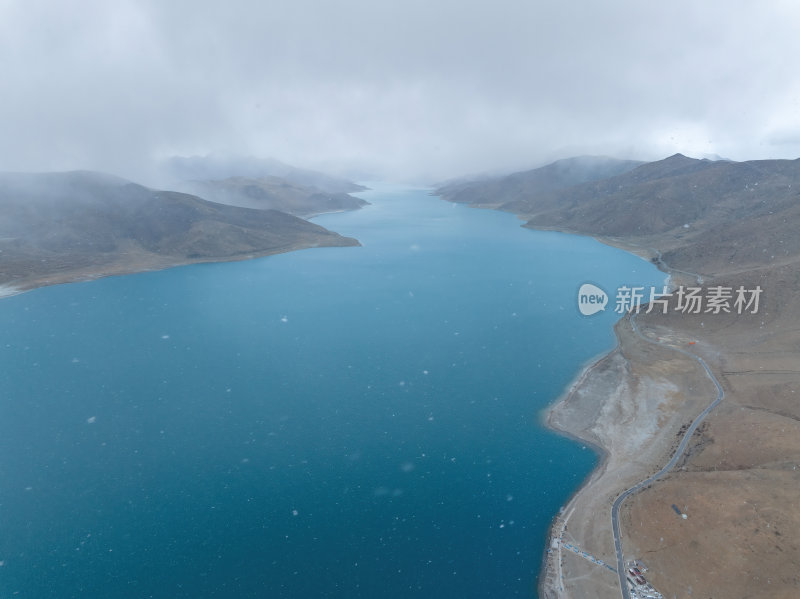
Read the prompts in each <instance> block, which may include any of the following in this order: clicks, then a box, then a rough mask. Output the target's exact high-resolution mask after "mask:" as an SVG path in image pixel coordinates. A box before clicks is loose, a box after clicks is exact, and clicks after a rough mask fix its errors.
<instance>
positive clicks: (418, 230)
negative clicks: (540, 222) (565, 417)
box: [0, 187, 664, 599]
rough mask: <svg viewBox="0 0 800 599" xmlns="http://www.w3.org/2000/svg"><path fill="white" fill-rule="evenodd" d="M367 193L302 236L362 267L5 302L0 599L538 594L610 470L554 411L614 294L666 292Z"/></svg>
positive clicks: (332, 264) (423, 201)
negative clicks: (565, 528)
mask: <svg viewBox="0 0 800 599" xmlns="http://www.w3.org/2000/svg"><path fill="white" fill-rule="evenodd" d="M361 195H362V197H364V198H365V199H367V200H368V201H370V202H371V203H372V205H371V206H368V207H366V208H365V209H363V210H360V211H357V212H351V213H342V214H330V215H324V216H321V217H318V218H316V219H314V221H315V222H317V223H319V224H322V225H324V226H326V227H328V228H331V229H333V230H335V231H337V232H339V233H341V234H343V235H348V236H352V237H356V238H357V239H359V240H360V241H361V243H362V244H363V247H354V248H320V249H312V250H304V251H300V252H293V253H289V254H283V255H278V256H270V257H266V258H261V259H257V260H250V261H244V262H234V263H225V264H204V265H193V266H187V267H180V268H174V269H170V270H166V271H160V272H150V273H141V274H136V275H129V276H120V277H111V278H106V279H102V280H97V281H93V282H88V283H76V284H69V285H60V286H55V287H49V288H42V289H38V290H35V291H32V292H29V293H25V294H21V295H17V296H14V297H9V298H5V299H2V300H0V331H2V337H1V338H0V364H1V365H2V368H1V369H0V444H1V445H0V448H1V451H2V452H1V453H0V455H1V456H2V459H0V561H2V566H0V597H12V596H19V597H29V598H36V599H40V598H51V597H52V598H59V599H64V598H68V597H98V598H104V599H117V598H146V597H157V598H165V599H174V598H183V597H186V598H190V597H191V598H199V597H231V598H237V597H268V598H283V597H287V598H289V597H291V598H297V597H309V598H316V597H332V598H339V597H341V598H361V597H363V598H377V597H382V598H395V597H396V598H401V597H402V598H408V597H414V598H431V599H433V598H437V599H440V598H449V597H453V598H455V597H458V598H469V597H475V598H477V597H481V598H493V599H497V598H505V597H528V598H530V597H536V583H537V576H538V574H539V569H540V566H541V560H542V554H543V552H544V549H545V547H544V545H545V536H546V532H547V528H548V526H549V524H550V522H551V520H552V518H553V516H554V515H555V514H556V513H557V512H558V509H559V507H560V506H562V505H564V503H565V502H566V501H567V500H568V498H569V496H570V495H571V494H572V493H573V492H574V491H575V490H576V489H577V487H578V486H579V485H580V483H581V481H582V480H583V479H584V478H585V477H586V476H587V474H588V473H589V472H590V471H591V469H592V468H593V466H594V465H595V463H596V461H597V456H596V455H595V454H594V453H593V452H592V451H591V450H590V449H588V448H585V447H582V446H581V445H580V444H579V443H575V442H573V441H570V440H567V439H565V438H562V437H560V436H557V435H555V434H553V433H551V432H548V431H546V430H545V429H543V428H542V427H541V424H540V420H541V414H542V411H543V410H544V409H545V408H546V406H547V405H548V404H550V403H552V402H553V401H554V400H555V399H556V398H557V397H558V396H559V395H560V393H561V392H562V391H563V389H564V388H565V386H566V385H567V384H568V383H569V382H570V380H571V379H572V378H573V377H574V376H575V375H576V374H577V372H578V370H579V368H580V367H581V366H582V365H583V364H584V363H585V362H586V361H587V360H589V359H591V358H592V357H594V356H596V355H598V354H600V353H602V352H605V351H607V350H609V349H611V348H612V347H613V345H614V336H613V331H612V327H613V323H614V322H615V321H616V320H617V319H618V317H619V315H617V314H615V313H614V311H613V295H614V292H615V290H616V288H617V287H619V286H620V285H622V284H627V285H642V286H650V285H661V284H662V283H663V280H664V275H663V274H662V273H660V272H659V271H658V270H656V268H655V267H654V266H652V265H651V264H649V263H647V262H646V261H643V260H641V259H639V258H636V257H634V256H631V255H629V254H626V253H624V252H622V251H619V250H616V249H613V248H610V247H607V246H605V245H603V244H601V243H599V242H597V241H595V240H592V239H589V238H583V237H577V236H570V235H564V234H559V233H549V232H534V231H530V230H527V229H523V228H521V227H520V224H521V221H519V220H518V219H516V218H515V217H514V216H512V215H509V214H503V213H499V212H493V211H486V210H475V209H471V208H467V207H464V206H460V205H454V204H449V203H446V202H443V201H441V200H439V199H438V198H436V197H432V196H430V195H428V191H427V190H409V189H403V188H392V187H380V188H378V190H376V191H370V192H365V193H363V194H361ZM587 281H588V282H592V283H595V284H597V285H599V286H600V287H602V288H603V289H605V290H606V291H607V292H608V293H609V295H610V296H611V305H610V306H609V308H610V309H608V310H606V312H603V313H600V314H597V315H595V316H591V317H584V316H582V315H581V314H580V313H579V312H578V309H577V290H578V287H579V286H580V285H581V284H582V283H584V282H587ZM15 593H18V594H17V595H15Z"/></svg>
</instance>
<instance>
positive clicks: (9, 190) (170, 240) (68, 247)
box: [0, 172, 358, 288]
mask: <svg viewBox="0 0 800 599" xmlns="http://www.w3.org/2000/svg"><path fill="white" fill-rule="evenodd" d="M352 245H358V242H357V241H356V240H354V239H350V238H347V237H342V236H340V235H338V234H336V233H333V232H331V231H328V230H327V229H324V228H323V227H320V226H318V225H315V224H312V223H309V222H307V221H305V220H302V219H300V218H297V217H295V216H291V215H289V214H285V213H282V212H279V211H276V210H255V209H249V208H239V207H234V206H225V205H221V204H216V203H213V202H209V201H206V200H203V199H201V198H198V197H196V196H193V195H189V194H185V193H177V192H172V191H157V190H153V189H149V188H147V187H144V186H141V185H137V184H136V183H132V182H130V181H127V180H124V179H120V178H117V177H113V176H110V175H105V174H101V173H95V172H68V173H43V174H16V173H14V174H0V285H7V286H13V287H17V288H30V287H35V286H38V285H42V284H51V283H57V282H63V281H69V280H76V279H81V278H91V277H96V276H102V275H106V274H114V273H123V272H134V271H140V270H148V269H157V268H166V267H168V266H173V265H176V264H186V263H191V262H212V261H224V260H238V259H244V258H250V257H254V256H263V255H267V254H275V253H280V252H286V251H290V250H295V249H302V248H308V247H318V246H352Z"/></svg>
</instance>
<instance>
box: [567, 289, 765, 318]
mask: <svg viewBox="0 0 800 599" xmlns="http://www.w3.org/2000/svg"><path fill="white" fill-rule="evenodd" d="M762 291H763V290H762V289H761V287H760V286H758V285H757V286H756V287H754V288H752V289H747V288H745V287H744V286H741V285H740V286H739V287H725V286H722V285H717V286H713V287H707V288H703V287H685V286H683V285H681V286H680V287H677V288H675V289H669V288H668V287H662V288H661V289H660V290H659V289H657V288H656V287H649V288H645V287H628V286H627V285H623V286H622V287H620V288H619V289H617V293H616V296H615V298H614V299H615V306H614V312H616V313H617V314H625V313H627V312H635V313H637V314H638V313H639V312H644V313H645V314H650V312H661V313H662V314H666V313H667V312H669V311H672V312H679V313H681V314H758V311H759V304H760V300H761V294H762ZM670 300H671V301H670ZM608 301H609V299H608V294H606V292H605V291H603V290H602V289H600V287H598V286H597V285H593V284H591V283H584V284H583V285H581V287H580V289H579V290H578V309H579V310H580V312H581V314H583V315H584V316H591V315H592V314H597V313H598V312H601V311H603V310H605V308H606V304H608Z"/></svg>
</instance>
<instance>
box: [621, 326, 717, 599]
mask: <svg viewBox="0 0 800 599" xmlns="http://www.w3.org/2000/svg"><path fill="white" fill-rule="evenodd" d="M630 321H631V328H632V329H633V332H634V333H636V335H638V336H639V337H640V338H641V339H643V340H645V341H647V342H648V343H652V344H654V345H658V346H660V347H669V348H670V349H673V350H675V351H677V352H680V353H682V354H684V355H686V356H689V357H690V358H692V359H693V360H695V361H697V362H698V363H699V364H700V366H702V367H703V369H704V370H705V371H706V374H707V375H708V376H709V378H710V379H711V381H712V382H713V383H714V385H715V386H716V387H717V398H716V399H715V400H714V401H713V402H712V403H711V404H710V405H709V406H708V407H707V408H706V409H705V410H703V411H702V412H700V414H699V415H698V416H697V418H695V419H694V421H692V424H691V425H690V426H689V428H688V429H686V433H685V434H684V435H683V439H681V442H680V444H679V445H678V448H677V449H676V450H675V454H674V455H673V456H672V459H671V460H670V461H669V462H667V464H666V465H665V466H664V467H663V468H662V469H661V470H659V471H658V472H656V473H655V474H653V475H652V476H651V477H649V478H647V479H645V480H643V481H641V482H639V483H637V484H635V485H634V486H632V487H631V488H630V489H628V490H627V491H625V492H623V493H622V494H621V495H620V496H619V497H617V499H616V501H614V505H612V506H611V526H612V527H613V531H614V550H615V551H616V553H617V574H618V575H619V585H620V590H621V592H622V597H623V599H630V593H629V592H628V585H627V584H626V582H625V561H624V559H623V556H622V541H621V539H620V532H619V508H620V506H621V505H622V503H623V502H624V501H625V500H626V499H627V498H628V497H630V496H631V495H633V494H634V493H637V492H639V491H641V490H642V489H643V488H645V487H646V486H647V485H649V484H651V483H653V482H655V481H656V480H658V479H659V478H661V477H662V476H664V475H665V474H666V473H667V472H669V471H670V470H672V469H673V468H674V467H675V464H677V463H678V460H679V459H680V457H681V456H682V455H683V452H684V451H686V446H687V445H688V444H689V440H690V439H691V438H692V435H693V434H694V432H695V430H697V427H698V426H700V423H701V422H702V421H703V419H704V418H705V417H706V416H708V414H709V413H710V412H711V410H713V409H714V408H715V407H717V405H718V404H719V402H721V401H722V399H723V398H724V397H725V391H724V390H723V389H722V385H720V383H719V381H718V380H717V377H715V376H714V373H712V372H711V369H710V368H709V367H708V364H706V362H705V360H703V358H701V357H700V356H698V355H695V354H693V353H691V352H688V351H686V350H684V349H680V348H678V347H671V346H665V345H664V344H662V343H659V342H658V341H653V340H652V339H649V338H647V337H645V336H644V335H642V333H641V332H640V331H639V327H638V325H637V324H636V314H632V315H631V319H630Z"/></svg>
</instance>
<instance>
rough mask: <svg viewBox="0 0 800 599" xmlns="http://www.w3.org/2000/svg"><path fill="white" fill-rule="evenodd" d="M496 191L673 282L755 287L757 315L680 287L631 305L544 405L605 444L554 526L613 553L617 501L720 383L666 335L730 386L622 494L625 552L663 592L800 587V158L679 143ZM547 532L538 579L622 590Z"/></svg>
mask: <svg viewBox="0 0 800 599" xmlns="http://www.w3.org/2000/svg"><path fill="white" fill-rule="evenodd" d="M497 205H498V207H500V208H501V209H504V210H509V211H513V212H516V213H518V214H520V215H521V216H522V217H523V218H525V219H526V220H527V221H528V222H527V223H526V226H528V227H531V228H537V229H538V228H541V229H553V230H562V231H567V232H573V233H579V234H584V235H592V236H595V237H597V238H599V239H600V240H601V241H604V242H606V243H609V244H611V245H615V246H618V247H622V248H624V249H627V250H629V251H632V252H635V253H637V254H639V255H642V256H645V257H647V258H649V259H652V260H653V261H654V262H655V263H656V264H658V265H659V266H660V267H661V268H662V269H664V270H666V271H667V272H671V273H672V275H673V284H675V285H681V284H683V285H686V286H700V287H702V288H703V289H704V290H708V289H709V288H711V287H714V286H723V287H730V288H733V289H734V290H735V289H737V288H739V287H740V286H742V287H744V288H745V289H754V288H755V287H757V286H758V287H760V288H761V289H762V290H763V291H762V295H761V297H760V305H759V309H758V312H757V313H755V314H753V313H749V312H747V311H745V313H743V314H737V313H736V310H735V309H733V307H732V306H731V313H727V314H726V313H724V312H723V313H720V314H713V313H706V312H705V306H704V307H703V308H702V310H701V312H700V313H699V314H687V313H683V312H681V311H679V310H678V309H676V307H675V305H674V301H675V299H676V298H674V297H673V298H672V301H673V304H672V305H671V308H670V310H669V311H668V313H667V314H661V313H659V312H656V311H654V312H652V313H650V314H639V315H638V316H636V322H637V325H638V329H639V331H640V333H641V337H640V336H638V335H636V334H634V331H633V330H632V328H631V322H630V317H629V316H627V317H626V318H624V319H623V320H622V321H620V323H619V324H618V325H617V327H616V332H617V336H618V339H619V347H618V349H617V350H616V351H615V352H614V353H612V354H611V355H609V356H607V357H605V358H604V359H602V360H600V361H599V362H598V363H596V364H595V365H593V366H592V367H591V368H589V369H587V370H586V371H585V372H584V373H582V375H581V377H580V378H579V379H578V380H577V381H576V383H575V384H574V385H573V387H572V388H571V389H570V390H569V391H568V392H567V393H565V395H564V396H563V397H562V398H561V399H560V401H559V402H558V403H557V404H556V405H555V406H554V408H553V409H552V410H551V411H550V413H549V416H548V418H549V422H550V424H551V426H553V427H554V428H556V429H559V430H563V431H565V432H567V433H569V434H571V435H574V436H577V437H579V438H582V439H585V440H587V441H590V442H592V443H594V444H596V445H599V446H600V447H602V448H603V449H604V451H605V455H606V459H605V461H604V463H603V465H602V467H601V468H600V469H599V470H598V471H597V472H595V473H594V474H593V476H592V479H591V480H590V481H589V483H588V484H587V485H586V486H585V487H584V488H583V489H582V490H581V491H580V492H579V493H578V494H577V495H576V496H575V497H574V498H573V500H572V501H571V502H570V504H569V505H568V506H566V509H565V511H564V513H563V514H562V515H561V517H560V518H559V519H558V520H557V521H556V524H555V525H554V530H553V533H554V536H555V537H561V538H562V539H563V540H564V541H567V542H570V543H572V544H573V545H575V546H578V547H580V548H581V549H582V550H584V551H586V552H587V553H589V554H591V555H594V556H595V557H597V558H599V559H602V560H603V561H605V562H606V563H608V564H611V565H613V566H615V565H616V562H615V553H614V546H613V538H612V536H611V521H610V507H611V504H612V503H613V501H614V499H615V498H616V497H617V496H618V495H619V494H620V493H621V492H622V491H623V490H625V489H627V488H629V487H631V486H632V485H633V484H635V483H636V482H637V481H640V480H643V479H645V478H647V477H648V476H649V475H650V474H652V473H653V472H655V471H657V470H659V469H660V468H661V467H662V466H663V465H664V464H666V463H667V462H668V461H669V459H670V457H671V456H672V455H673V454H674V450H675V447H676V446H677V443H678V441H679V439H680V437H681V436H682V434H683V431H685V430H686V428H687V427H688V425H689V424H690V423H691V422H692V421H693V419H694V418H695V417H697V416H698V414H699V413H700V412H701V411H702V410H703V409H704V408H705V407H706V406H708V405H710V404H711V402H712V401H713V400H714V398H715V396H716V390H715V388H714V386H713V384H712V383H711V382H710V379H709V377H708V376H707V375H706V374H705V372H704V371H703V370H702V368H701V366H700V365H699V364H698V363H697V362H696V361H694V360H692V359H690V358H689V357H687V356H685V355H683V354H681V353H679V352H677V351H674V349H673V348H677V349H682V350H685V351H688V352H690V353H692V354H695V355H698V356H701V357H702V358H703V359H704V360H705V362H706V363H707V364H708V366H709V367H710V369H711V371H712V372H713V374H714V376H715V377H716V378H717V380H718V381H720V383H721V385H722V387H723V389H724V399H723V401H722V402H721V403H720V404H719V405H718V406H717V407H716V408H715V409H714V410H713V411H712V412H711V413H710V414H709V415H708V417H706V419H705V420H704V421H703V423H702V425H701V426H700V427H699V428H698V430H697V431H696V432H695V433H694V434H693V436H692V437H691V441H690V443H689V446H688V448H687V450H686V452H685V453H684V455H683V457H682V458H681V460H680V461H679V462H678V465H677V466H676V467H675V469H673V470H672V471H671V472H670V473H669V474H667V475H666V476H665V477H663V478H661V479H659V480H658V481H656V482H655V483H653V484H651V485H650V486H649V487H647V488H646V489H645V490H643V491H640V492H639V493H637V494H635V495H633V496H631V497H629V498H628V499H627V500H626V501H625V502H624V503H623V505H622V508H621V511H620V521H621V531H622V547H623V551H624V554H625V556H626V558H633V557H637V558H640V559H642V560H643V561H644V562H645V564H646V565H647V566H648V568H649V570H648V572H647V578H648V580H650V581H651V582H652V583H653V584H654V586H655V587H656V589H658V590H659V591H660V592H661V593H663V595H664V597H668V598H672V597H702V598H716V599H739V598H741V599H745V598H755V597H781V598H789V597H792V598H795V597H800V509H798V502H799V501H800V401H798V396H800V324H798V323H800V318H799V317H800V295H799V294H798V291H800V234H798V233H797V231H798V228H800V160H795V161H788V160H770V161H753V162H743V163H735V162H709V161H705V160H703V161H701V160H693V159H690V158H686V157H685V156H681V155H676V156H673V157H671V158H668V159H666V160H662V161H659V162H655V163H650V164H645V165H642V166H639V167H637V168H635V169H633V170H631V171H629V172H627V173H624V174H621V175H619V176H615V177H611V178H608V179H603V180H598V181H593V182H589V183H584V184H580V185H577V186H572V187H567V188H564V189H561V190H537V189H535V188H531V189H529V190H528V192H527V193H526V194H519V193H515V194H514V195H513V197H511V196H510V197H509V201H508V202H504V201H503V198H502V197H499V198H497ZM698 281H700V283H698ZM611 301H612V302H613V298H612V300H611ZM751 312H752V310H751ZM642 337H644V339H643V338H642ZM673 505H675V506H676V507H677V508H678V509H679V510H680V511H682V512H683V513H684V514H686V518H685V519H684V518H682V517H681V516H679V515H678V514H677V513H676V511H675V509H673ZM565 520H566V526H565V522H564V521H565ZM562 531H564V532H563V534H562ZM556 547H557V544H554V545H553V551H551V553H550V555H549V558H550V559H549V560H548V567H547V571H546V576H545V577H544V580H543V581H542V588H541V591H542V592H541V594H542V596H544V597H572V598H580V597H586V598H590V597H591V598H597V597H609V598H612V597H613V598H616V597H620V589H619V583H618V581H617V578H616V573H614V572H612V571H610V570H609V569H608V568H603V567H599V566H597V565H596V564H594V563H591V562H590V561H587V560H586V559H583V558H580V557H578V556H575V555H574V554H573V553H571V552H569V551H564V550H561V551H559V550H556V549H555V548H556Z"/></svg>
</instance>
